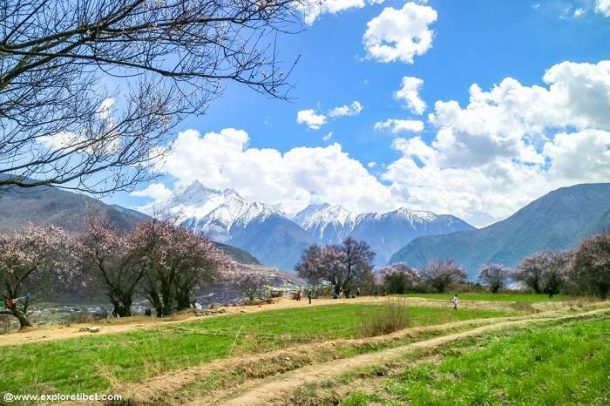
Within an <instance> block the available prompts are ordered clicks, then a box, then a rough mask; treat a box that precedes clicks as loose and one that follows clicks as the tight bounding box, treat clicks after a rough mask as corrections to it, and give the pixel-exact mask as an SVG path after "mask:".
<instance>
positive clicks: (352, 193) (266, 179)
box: [159, 128, 394, 212]
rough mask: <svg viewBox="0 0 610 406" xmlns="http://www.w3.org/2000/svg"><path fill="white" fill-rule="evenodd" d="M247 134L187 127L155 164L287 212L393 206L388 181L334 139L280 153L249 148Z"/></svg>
mask: <svg viewBox="0 0 610 406" xmlns="http://www.w3.org/2000/svg"><path fill="white" fill-rule="evenodd" d="M248 140H249V136H248V134H247V133H246V132H245V131H242V130H235V129H231V128H227V129H224V130H222V131H220V132H219V133H214V132H211V133H207V134H204V135H201V134H200V133H198V132H197V131H195V130H187V131H184V132H181V133H179V134H178V137H177V138H176V141H175V142H174V144H173V146H172V149H171V151H170V152H169V154H168V156H167V157H166V160H165V164H164V165H163V167H161V168H159V169H160V170H161V171H163V172H166V173H168V174H170V175H172V176H174V177H175V178H177V180H178V181H177V185H178V186H182V185H185V184H189V183H190V182H192V181H193V180H195V179H198V180H199V181H201V182H202V183H203V184H204V185H206V186H208V187H211V188H215V189H224V188H234V189H236V190H237V191H238V192H239V193H240V194H242V195H243V196H244V197H246V198H248V199H251V200H255V201H260V202H264V203H269V204H279V206H280V207H281V208H282V209H283V210H285V211H288V212H294V211H296V210H299V209H302V208H303V207H305V206H306V205H308V204H309V203H321V202H329V203H331V204H342V205H345V206H347V207H348V208H351V209H353V210H356V211H360V210H379V209H384V208H385V209H391V208H394V207H393V206H392V204H391V200H390V192H389V190H388V189H387V187H385V186H384V185H383V184H382V183H381V182H380V181H379V180H378V179H377V178H375V177H374V176H373V175H371V174H370V173H369V172H368V171H367V169H366V168H365V167H364V165H363V164H362V163H360V162H359V161H357V160H355V159H353V158H351V157H350V156H349V155H348V154H347V153H346V152H345V151H343V149H342V147H341V145H339V144H337V143H333V144H331V145H328V146H325V147H311V148H310V147H297V148H293V149H290V150H288V151H287V152H285V153H281V152H279V151H278V150H276V149H271V148H249V147H248Z"/></svg>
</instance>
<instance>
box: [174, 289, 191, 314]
mask: <svg viewBox="0 0 610 406" xmlns="http://www.w3.org/2000/svg"><path fill="white" fill-rule="evenodd" d="M190 293H191V291H190V289H180V290H179V291H178V292H177V294H176V304H177V310H178V311H180V310H184V309H189V308H190V307H191V300H190V299H191V295H190Z"/></svg>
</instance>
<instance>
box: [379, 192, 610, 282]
mask: <svg viewBox="0 0 610 406" xmlns="http://www.w3.org/2000/svg"><path fill="white" fill-rule="evenodd" d="M608 227H610V183H596V184H582V185H576V186H571V187H564V188H560V189H557V190H555V191H552V192H550V193H548V194H546V195H544V196H542V197H541V198H539V199H537V200H535V201H533V202H532V203H530V204H528V205H527V206H525V207H523V208H522V209H521V210H519V211H517V212H516V213H515V214H513V215H512V216H510V217H509V218H507V219H506V220H503V221H500V222H497V223H495V224H492V225H490V226H488V227H485V228H481V229H478V230H471V231H462V232H458V233H454V234H450V235H439V236H429V237H420V238H417V239H415V240H413V241H412V242H410V243H409V244H407V245H405V246H404V247H403V248H401V249H400V250H399V251H398V252H396V254H394V255H393V256H392V258H391V259H390V262H406V263H408V264H409V265H411V266H414V267H421V266H423V265H425V264H426V263H427V262H428V261H431V260H435V259H453V260H455V261H456V262H458V263H459V264H461V265H462V266H464V267H466V269H467V270H468V272H469V276H470V277H471V278H475V277H476V274H477V272H478V269H479V268H480V267H481V266H482V265H483V264H485V263H486V262H497V263H501V264H504V265H506V266H514V265H516V264H517V263H518V262H519V261H520V260H521V259H522V258H523V257H525V256H527V255H530V254H532V253H534V252H536V251H540V250H545V249H549V250H563V249H568V248H572V247H574V246H575V245H577V244H578V243H579V242H580V241H582V240H583V239H584V238H586V237H587V236H589V235H591V234H593V233H595V232H598V231H600V230H602V229H604V228H608Z"/></svg>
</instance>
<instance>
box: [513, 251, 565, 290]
mask: <svg viewBox="0 0 610 406" xmlns="http://www.w3.org/2000/svg"><path fill="white" fill-rule="evenodd" d="M569 255H570V254H569V253H565V252H558V251H541V252H538V253H536V254H534V255H530V256H529V257H526V258H524V259H523V260H522V261H521V263H520V264H519V266H518V267H517V270H516V271H515V272H514V274H513V278H514V279H515V280H517V281H520V282H522V283H523V284H525V285H526V286H527V287H529V288H530V289H532V290H533V291H534V292H535V293H542V292H544V293H547V294H548V295H549V296H551V297H552V296H553V295H556V294H557V293H559V291H560V289H561V288H562V287H563V285H564V283H565V279H566V275H565V274H566V270H567V268H566V267H567V265H568V260H569Z"/></svg>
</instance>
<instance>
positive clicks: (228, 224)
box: [164, 181, 472, 270]
mask: <svg viewBox="0 0 610 406" xmlns="http://www.w3.org/2000/svg"><path fill="white" fill-rule="evenodd" d="M164 209H165V211H166V212H170V213H172V214H173V215H176V216H177V217H178V218H179V220H180V222H181V223H182V224H183V225H185V226H187V227H188V228H190V229H192V230H193V231H195V232H196V233H198V234H200V235H205V236H208V237H210V238H212V239H214V240H216V241H218V242H223V243H229V244H231V245H234V246H236V247H239V248H242V249H245V250H246V251H249V252H250V253H252V254H253V255H254V256H256V257H257V258H258V259H259V260H261V261H262V263H264V264H266V265H272V266H276V267H278V268H281V269H285V270H292V269H293V268H294V265H295V264H296V263H297V262H298V260H299V258H300V256H301V254H302V252H303V250H304V249H305V248H307V247H308V246H309V245H310V244H313V243H318V244H338V243H340V242H341V241H342V240H343V239H344V238H346V237H348V236H350V235H351V236H352V237H354V238H357V239H360V240H364V241H366V242H367V243H368V244H369V245H370V246H371V248H372V249H373V250H374V251H375V252H376V253H377V256H376V259H375V263H376V264H377V265H385V264H386V263H387V261H388V259H389V258H390V256H391V255H392V254H394V253H395V252H396V251H398V250H399V249H400V248H402V247H403V246H404V245H406V244H407V243H409V242H410V241H411V240H413V239H414V238H417V237H420V236H425V235H436V234H448V233H452V232H455V231H462V230H469V229H471V228H472V226H470V225H469V224H467V223H465V222H463V221H462V220H460V219H458V218H456V217H453V216H448V215H436V214H434V213H431V212H426V211H412V210H408V209H406V208H400V209H398V210H394V211H390V212H384V213H353V212H351V211H349V210H347V209H346V208H344V207H342V206H333V205H330V204H327V203H324V204H317V205H310V206H308V207H306V208H305V209H304V210H302V211H300V212H299V213H297V214H295V215H294V216H291V217H289V216H288V215H286V214H285V213H283V212H282V211H280V210H279V209H277V208H275V207H273V206H271V205H268V204H264V203H258V202H251V201H249V200H247V199H245V198H244V197H242V196H240V195H239V194H238V193H237V192H236V191H235V190H232V189H226V190H222V191H220V190H214V189H210V188H207V187H205V186H204V185H202V184H201V183H200V182H198V181H195V182H193V183H192V184H190V185H189V186H187V187H184V188H182V189H178V190H177V191H176V192H175V193H174V196H173V198H172V199H171V200H170V201H169V202H168V203H166V204H165V207H164Z"/></svg>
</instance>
